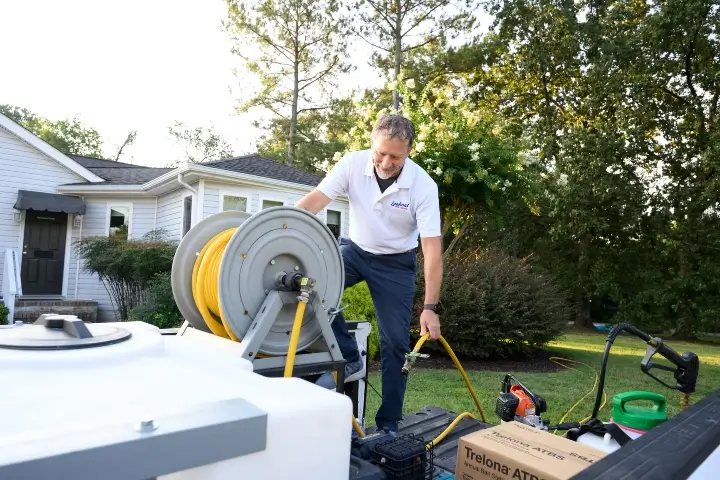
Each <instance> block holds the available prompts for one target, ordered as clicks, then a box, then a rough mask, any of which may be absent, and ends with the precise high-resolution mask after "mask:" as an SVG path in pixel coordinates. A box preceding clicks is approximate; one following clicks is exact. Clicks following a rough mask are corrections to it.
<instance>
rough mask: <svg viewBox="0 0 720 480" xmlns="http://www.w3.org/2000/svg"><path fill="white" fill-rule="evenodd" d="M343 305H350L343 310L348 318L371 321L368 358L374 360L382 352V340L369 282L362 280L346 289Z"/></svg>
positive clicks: (350, 319)
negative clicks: (378, 330) (379, 334)
mask: <svg viewBox="0 0 720 480" xmlns="http://www.w3.org/2000/svg"><path fill="white" fill-rule="evenodd" d="M341 305H348V308H346V309H345V310H343V315H344V316H345V319H346V320H349V321H352V320H365V321H370V325H371V326H372V329H371V330H370V336H369V337H368V346H367V347H368V348H367V350H368V351H367V354H368V360H374V359H375V358H376V357H377V356H378V355H379V354H380V340H379V337H378V332H377V323H376V322H377V321H376V319H375V306H374V305H373V302H372V298H371V297H370V290H369V289H368V286H367V283H365V282H360V283H358V284H357V285H353V286H352V287H350V288H348V289H346V290H345V293H344V294H343V298H342V303H341Z"/></svg>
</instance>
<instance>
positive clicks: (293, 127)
mask: <svg viewBox="0 0 720 480" xmlns="http://www.w3.org/2000/svg"><path fill="white" fill-rule="evenodd" d="M299 36H300V25H299V23H295V38H299ZM299 57H300V52H299V51H298V44H297V42H295V57H294V59H293V60H294V61H293V93H292V106H291V111H290V132H289V133H288V158H287V164H288V165H290V166H291V167H292V166H293V164H294V163H295V145H296V144H297V142H296V141H295V137H296V136H297V116H298V113H297V112H298V96H299V95H300V60H299Z"/></svg>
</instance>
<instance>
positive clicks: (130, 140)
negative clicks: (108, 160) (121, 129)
mask: <svg viewBox="0 0 720 480" xmlns="http://www.w3.org/2000/svg"><path fill="white" fill-rule="evenodd" d="M136 139H137V130H132V131H130V132H128V134H127V137H125V140H124V141H123V143H122V144H121V145H120V147H119V148H118V151H117V153H116V154H115V161H116V162H118V161H120V157H121V156H122V154H123V150H125V147H129V146H130V145H132V144H133V143H135V140H136Z"/></svg>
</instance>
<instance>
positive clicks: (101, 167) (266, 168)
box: [68, 155, 323, 187]
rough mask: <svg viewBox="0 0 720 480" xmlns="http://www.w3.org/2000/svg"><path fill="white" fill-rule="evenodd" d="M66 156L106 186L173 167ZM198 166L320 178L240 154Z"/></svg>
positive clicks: (306, 180)
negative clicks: (97, 177)
mask: <svg viewBox="0 0 720 480" xmlns="http://www.w3.org/2000/svg"><path fill="white" fill-rule="evenodd" d="M68 156H69V157H70V158H72V159H73V160H75V161H76V162H78V163H79V164H80V165H82V166H83V167H85V168H87V169H88V170H90V171H91V172H93V173H94V174H95V175H97V176H99V177H101V178H103V179H105V180H106V182H105V183H104V184H110V185H141V184H143V183H146V182H149V181H150V180H153V179H155V178H158V177H159V176H161V175H164V174H166V173H168V172H171V171H173V170H174V169H173V168H154V167H146V166H144V165H132V164H130V163H123V162H115V161H113V160H105V159H102V158H93V157H85V156H82V155H68ZM198 165H202V166H204V167H211V168H217V169H219V170H226V171H230V172H237V173H244V174H247V175H255V176H259V177H265V178H272V179H274V180H281V181H285V182H290V183H297V184H301V185H309V186H312V187H315V186H317V185H318V184H319V183H320V181H321V180H322V179H323V177H321V176H319V175H313V174H311V173H308V172H305V171H303V170H300V169H297V168H295V167H291V166H289V165H286V164H284V163H280V162H276V161H273V160H270V159H269V158H265V157H261V156H260V155H244V156H240V157H234V158H226V159H223V160H214V161H211V162H204V163H199V164H198ZM87 184H88V182H83V183H78V184H72V185H87Z"/></svg>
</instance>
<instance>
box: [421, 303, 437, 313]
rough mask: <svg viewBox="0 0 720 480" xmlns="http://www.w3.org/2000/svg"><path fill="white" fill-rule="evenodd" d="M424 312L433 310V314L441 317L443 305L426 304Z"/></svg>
mask: <svg viewBox="0 0 720 480" xmlns="http://www.w3.org/2000/svg"><path fill="white" fill-rule="evenodd" d="M423 310H432V311H433V312H435V313H437V314H438V315H440V312H441V311H442V304H440V303H439V302H438V303H426V304H425V305H424V306H423Z"/></svg>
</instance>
